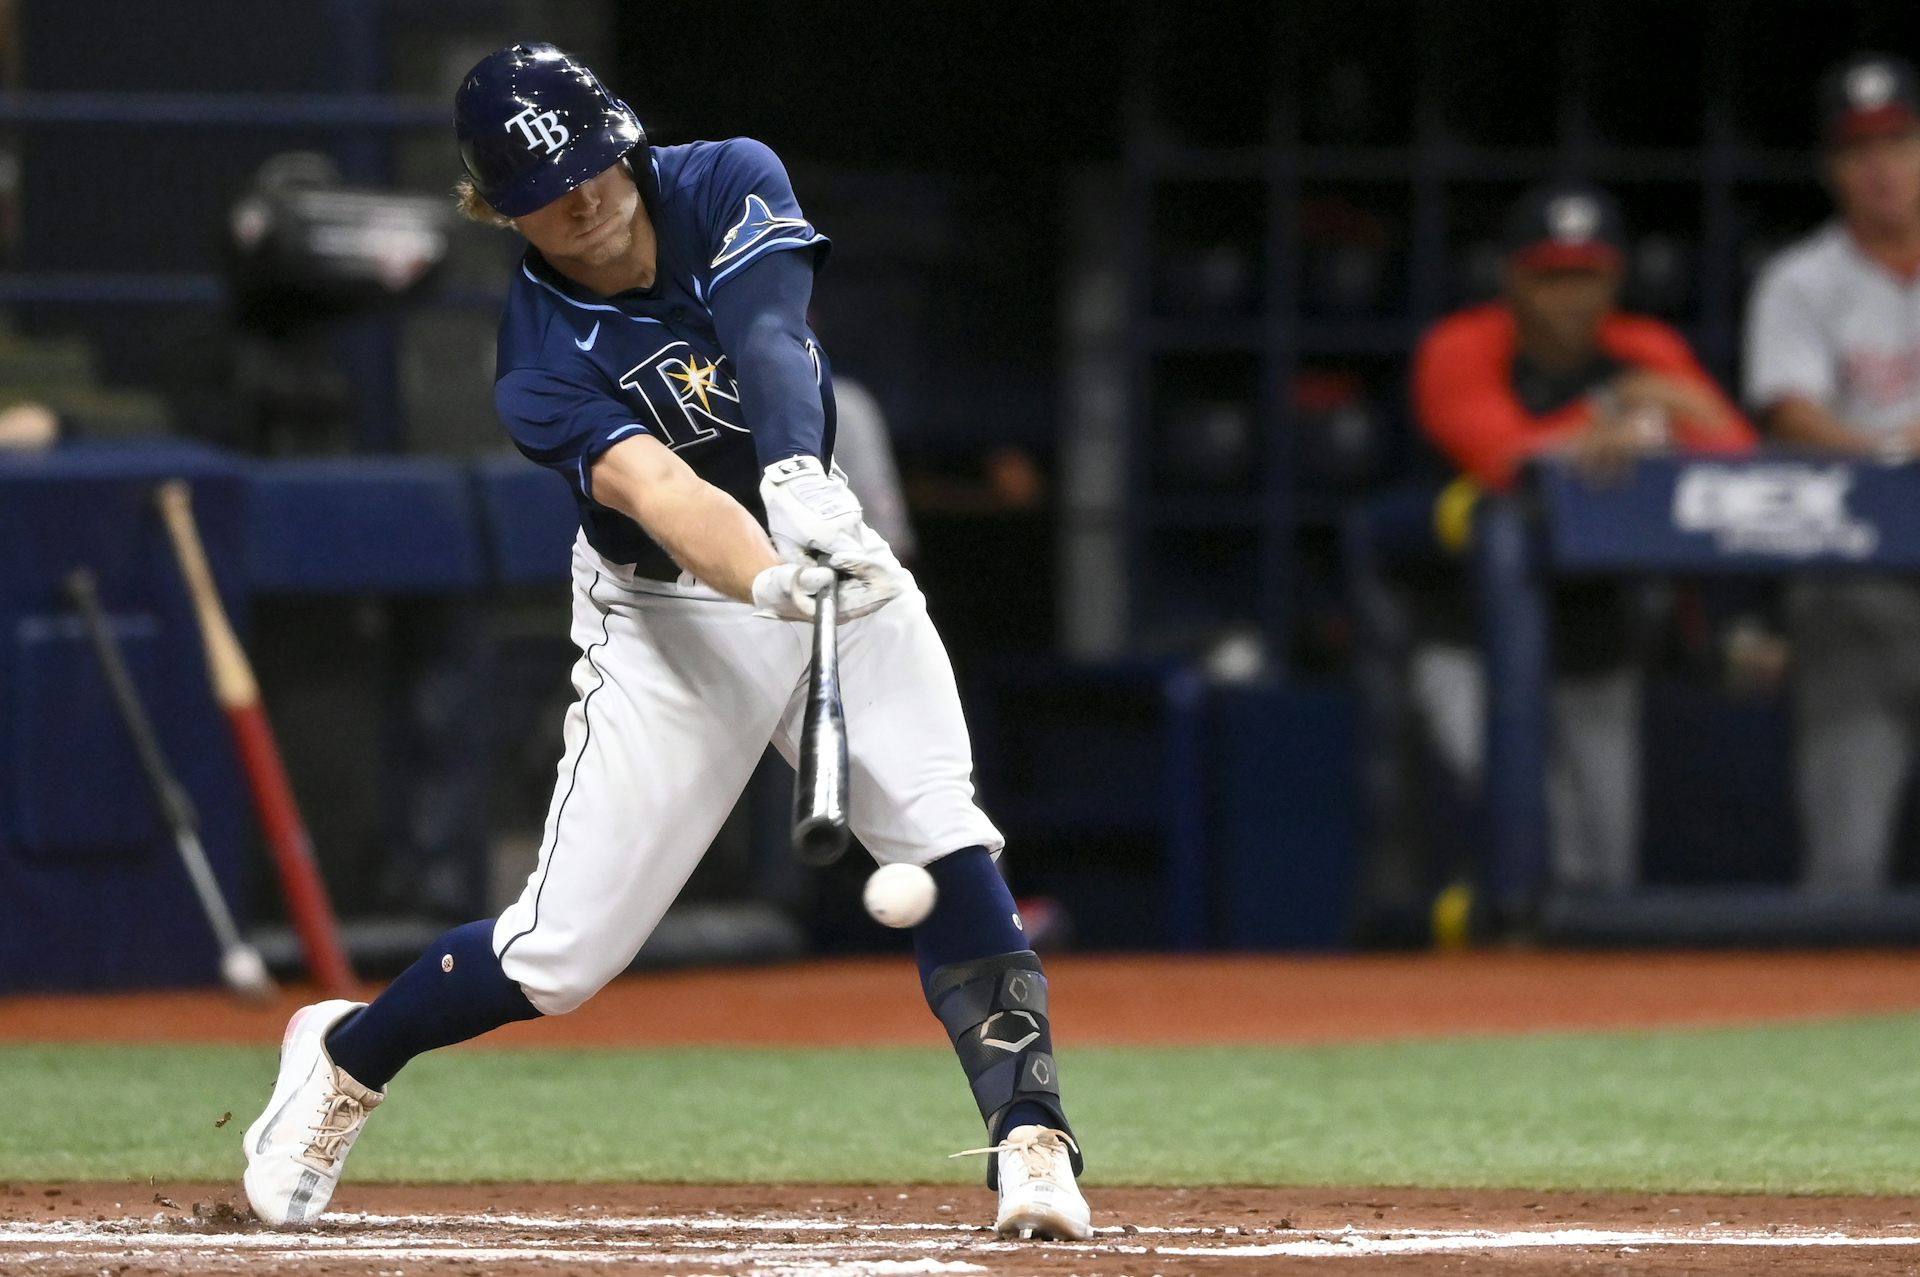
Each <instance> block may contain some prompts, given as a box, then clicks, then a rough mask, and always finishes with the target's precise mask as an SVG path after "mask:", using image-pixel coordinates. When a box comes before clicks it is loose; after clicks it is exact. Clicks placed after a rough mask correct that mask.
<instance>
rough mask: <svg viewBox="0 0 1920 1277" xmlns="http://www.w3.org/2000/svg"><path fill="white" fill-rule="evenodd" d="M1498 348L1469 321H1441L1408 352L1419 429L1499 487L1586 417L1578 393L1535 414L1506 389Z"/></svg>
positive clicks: (1452, 457) (1483, 481) (1454, 459)
mask: <svg viewBox="0 0 1920 1277" xmlns="http://www.w3.org/2000/svg"><path fill="white" fill-rule="evenodd" d="M1507 373H1508V369H1507V366H1506V363H1505V361H1504V360H1503V352H1502V351H1501V350H1499V349H1497V348H1496V347H1495V346H1494V344H1493V343H1491V342H1490V341H1488V340H1487V339H1486V334H1485V333H1483V332H1482V331H1480V330H1479V329H1478V328H1476V327H1471V326H1467V325H1462V324H1459V323H1457V322H1455V321H1450V320H1443V321H1441V323H1440V324H1439V325H1438V326H1436V327H1435V328H1434V329H1433V330H1432V331H1431V332H1429V333H1428V334H1427V335H1426V337H1425V338H1423V339H1422V340H1421V342H1420V348H1419V350H1418V351H1417V352H1416V353H1415V355H1414V364H1413V401H1414V413H1415V415H1416V416H1417V417H1418V418H1419V422H1420V429H1421V430H1422V431H1424V432H1425V433H1426V435H1427V437H1428V438H1429V439H1431V440H1432V441H1433V442H1434V444H1435V445H1436V446H1437V447H1439V449H1440V450H1441V451H1442V452H1443V453H1445V454H1446V455H1447V457H1448V458H1449V459H1450V460H1451V461H1452V462H1453V463H1454V464H1455V465H1457V466H1459V467H1460V469H1461V470H1462V471H1464V472H1465V473H1466V474H1468V475H1470V476H1472V478H1473V479H1474V480H1475V481H1477V482H1478V483H1479V484H1480V485H1481V486H1482V487H1485V488H1490V489H1493V490H1496V491H1503V490H1505V489H1506V488H1508V487H1509V486H1511V485H1512V483H1513V477H1514V474H1515V472H1516V471H1518V470H1519V469H1520V467H1521V466H1522V465H1523V464H1524V463H1525V462H1527V461H1529V460H1531V459H1532V458H1533V457H1534V456H1535V455H1537V454H1539V453H1540V452H1543V451H1545V450H1547V449H1549V448H1551V447H1554V446H1555V445H1557V444H1559V443H1561V442H1562V441H1564V440H1566V439H1568V438H1570V437H1571V436H1573V435H1575V434H1578V433H1579V432H1580V431H1581V430H1583V429H1585V428H1586V425H1587V423H1588V422H1589V421H1590V420H1591V419H1592V416H1593V410H1592V406H1591V405H1590V404H1589V403H1588V402H1587V401H1586V400H1584V399H1582V400H1578V401H1576V402H1575V403H1572V404H1569V405H1568V406H1567V407H1565V408H1562V409H1560V410H1559V411H1557V412H1553V413H1549V414H1547V415H1546V416H1544V417H1536V416H1534V415H1533V414H1532V413H1530V412H1528V411H1527V409H1526V405H1524V404H1522V403H1521V402H1520V397H1519V396H1518V395H1516V394H1515V393H1514V391H1513V386H1512V384H1511V382H1510V380H1509V378H1508V375H1507Z"/></svg>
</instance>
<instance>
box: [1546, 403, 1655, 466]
mask: <svg viewBox="0 0 1920 1277" xmlns="http://www.w3.org/2000/svg"><path fill="white" fill-rule="evenodd" d="M1659 425H1660V422H1659V420H1658V417H1657V415H1652V414H1648V413H1647V412H1645V411H1644V410H1640V411H1636V410H1631V409H1628V410H1622V411H1603V412H1601V413H1600V414H1599V415H1597V416H1596V417H1595V418H1594V419H1593V424H1591V425H1589V426H1588V427H1587V428H1586V429H1585V430H1582V431H1581V432H1580V433H1579V434H1577V435H1575V436H1574V437H1573V438H1572V439H1570V440H1568V442H1567V445H1566V454H1567V457H1568V459H1569V460H1570V461H1571V462H1572V463H1573V465H1574V468H1575V469H1576V470H1578V471H1579V472H1580V474H1581V475H1582V476H1584V477H1585V478H1586V480H1587V481H1588V482H1589V483H1597V484H1609V483H1615V482H1618V481H1619V480H1620V479H1622V478H1624V477H1626V475H1627V474H1628V473H1629V472H1630V471H1631V470H1632V469H1633V459H1634V458H1635V457H1637V456H1639V455H1640V454H1642V453H1644V452H1649V451H1651V450H1652V447H1653V445H1652V443H1651V440H1652V438H1653V437H1654V436H1655V435H1657V434H1658V433H1661V432H1660V431H1659Z"/></svg>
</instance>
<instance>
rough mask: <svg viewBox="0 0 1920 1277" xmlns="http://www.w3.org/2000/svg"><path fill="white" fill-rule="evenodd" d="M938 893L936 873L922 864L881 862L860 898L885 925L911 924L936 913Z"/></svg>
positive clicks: (908, 925)
mask: <svg viewBox="0 0 1920 1277" xmlns="http://www.w3.org/2000/svg"><path fill="white" fill-rule="evenodd" d="M938 894H939V893H938V892H937V890H936V889H935V888H934V885H933V875H932V874H930V873H928V872H927V871H926V870H924V869H922V868H921V867H920V866H919V865H905V864H901V865H881V866H880V867H879V868H878V869H876V870H874V871H873V876H872V877H871V878H868V879H867V889H866V890H865V891H864V892H862V893H861V894H860V899H861V901H862V902H863V903H864V904H865V905H866V906H867V912H868V913H870V914H872V915H873V919H874V921H875V922H878V923H880V924H881V925H882V926H888V927H911V926H915V925H917V924H918V923H919V922H921V921H922V920H923V919H924V918H925V917H926V916H927V915H928V914H930V913H932V912H933V901H934V897H935V896H936V895H938Z"/></svg>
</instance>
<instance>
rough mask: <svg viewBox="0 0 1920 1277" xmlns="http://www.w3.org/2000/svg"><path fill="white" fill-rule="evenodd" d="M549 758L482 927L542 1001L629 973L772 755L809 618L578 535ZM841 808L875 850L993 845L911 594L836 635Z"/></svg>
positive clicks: (919, 600) (792, 706)
mask: <svg viewBox="0 0 1920 1277" xmlns="http://www.w3.org/2000/svg"><path fill="white" fill-rule="evenodd" d="M573 641H574V644H575V645H576V646H577V647H579V648H580V651H581V656H580V660H579V661H578V662H576V663H575V665H574V667H573V686H574V690H575V692H576V693H577V695H578V698H579V699H577V700H576V701H575V702H574V704H573V706H572V707H571V708H570V709H569V710H568V711H567V720H566V728H565V733H564V739H565V744H566V749H565V753H564V755H563V756H562V758H561V760H560V770H559V778H558V782H557V783H556V785H555V786H554V793H553V801H552V804H551V805H550V806H549V808H548V810H547V820H546V828H545V833H544V836H543V838H542V840H541V844H540V858H539V861H538V863H537V864H536V865H535V867H534V870H533V873H532V874H531V875H529V876H528V878H527V884H526V888H525V890H523V891H522V893H521V895H520V898H519V899H518V900H517V901H515V902H514V903H513V904H512V905H510V906H508V908H507V909H506V911H505V912H504V913H502V914H501V915H500V918H499V920H498V921H497V922H496V923H495V924H494V931H493V947H494V952H495V953H497V954H499V955H500V965H501V968H502V969H503V970H504V971H505V972H506V974H507V976H508V978H509V979H512V980H514V981H516V982H518V983H519V985H520V986H521V988H522V989H523V990H524V991H525V992H526V995H527V998H528V1000H529V1001H531V1002H532V1003H533V1005H534V1006H535V1007H536V1008H538V1009H539V1010H540V1011H541V1012H543V1013H545V1014H548V1015H558V1014H560V1013H562V1012H566V1011H571V1010H573V1009H574V1008H575V1007H578V1006H579V1005H581V1004H582V1003H584V1002H585V1001H586V1000H587V999H588V998H590V997H592V996H593V995H594V994H595V993H597V992H598V991H599V990H600V988H601V987H602V986H604V985H605V984H606V983H607V982H608V981H609V980H611V979H613V978H614V977H615V976H616V975H618V974H620V972H622V971H624V970H625V969H626V968H627V965H628V964H629V963H630V962H632V961H633V957H634V955H635V954H637V953H638V952H639V951H640V946H641V945H642V944H643V943H645V941H646V939H647V937H648V936H649V935H651V934H652V932H653V929H654V927H655V926H656V925H657V924H658V923H659V921H660V918H661V917H662V915H664V914H665V913H666V910H667V906H668V905H669V904H671V903H672V902H673V898H674V897H675V896H676V895H678V894H679V892H680V889H681V887H683V886H684V885H685V884H686V881H687V878H688V877H689V876H690V875H691V874H692V873H693V869H694V866H695V865H696V864H698V863H699V860H700V857H701V855H702V854H703V853H704V852H705V851H706V849H707V846H708V845H709V844H710V843H711V842H712V841H713V838H714V835H715V834H716V833H717V832H718V831H719V829H720V825H721V822H723V821H724V820H725V819H726V817H727V814H728V812H730V811H731V810H732V809H733V805H734V802H735V800H736V799H738V797H739V796H740V792H741V790H742V789H744V788H745V787H746V783H747V780H748V778H749V777H750V776H751V775H752V773H753V769H754V767H755V765H756V764H757V763H758V762H759V761H760V756H761V754H762V752H763V751H764V750H765V748H766V745H767V742H768V741H769V740H771V741H772V742H773V744H774V746H775V747H776V748H777V749H779V751H780V753H781V755H782V756H783V757H785V758H786V760H787V761H788V763H792V762H793V761H794V757H795V748H796V747H795V742H796V740H797V738H798V735H799V731H800V724H801V718H802V715H803V714H804V712H805V701H806V690H807V689H806V684H807V666H808V659H809V656H810V653H811V647H812V628H811V626H809V625H807V624H805V623H798V622H789V621H772V620H768V619H766V618H764V617H758V616H755V615H753V609H752V608H751V607H750V606H749V605H747V604H744V603H739V602H735V601H733V600H731V599H728V598H725V597H724V596H722V595H720V594H718V593H716V592H715V591H713V590H710V589H708V588H707V587H705V586H702V585H699V584H697V583H695V582H693V581H692V580H691V578H689V577H686V576H682V577H681V580H680V583H679V584H670V583H665V582H658V581H651V580H647V579H645V578H636V577H635V576H634V575H633V574H632V573H631V572H630V571H629V570H627V569H625V568H623V567H620V566H618V565H614V564H609V563H608V562H606V560H604V559H602V558H601V557H600V556H599V555H598V554H597V553H595V552H594V551H593V549H592V548H591V547H590V546H588V545H587V544H586V542H585V539H584V538H582V539H581V540H579V541H577V542H576V543H575V546H574V553H573ZM840 684H841V695H842V697H843V700H844V702H845V707H846V718H847V749H848V761H849V764H850V772H849V783H848V820H849V823H850V824H851V826H852V828H853V832H854V834H855V835H856V836H857V837H858V838H859V839H860V841H861V843H862V844H863V845H865V846H866V848H867V849H868V851H870V852H871V853H872V854H873V856H874V858H875V859H876V860H878V861H880V862H881V863H883V864H885V863H889V862H892V861H908V862H911V863H914V864H926V863H928V862H930V861H933V860H937V859H939V858H940V857H941V856H944V855H947V854H948V853H950V852H954V851H958V850H959V849H961V848H963V847H971V846H984V847H986V848H987V849H988V850H989V851H992V852H996V853H997V852H998V851H999V850H1000V848H1001V846H1002V844H1003V842H1004V840H1003V839H1002V838H1001V836H1000V832H999V831H998V830H997V829H995V828H994V827H993V824H992V823H991V822H990V821H988V819H987V818H986V816H985V815H984V814H983V813H982V812H981V811H980V809H979V807H978V806H976V805H975V803H974V799H973V753H972V747H971V744H970V743H969V741H968V739H967V725H966V720H965V718H964V717H963V716H962V714H961V711H960V698H959V694H958V692H957V690H956V689H955V687H954V681H953V668H952V666H951V664H950V663H949V661H948V659H947V653H946V648H945V647H944V646H943V645H942V643H941V642H940V636H939V634H938V633H936V632H935V630H934V628H933V623H932V621H930V620H929V619H928V618H927V604H926V598H925V596H924V595H922V594H921V593H920V592H919V591H918V590H917V589H916V590H910V591H909V592H907V593H906V594H903V595H901V596H900V597H898V598H896V599H894V600H892V601H891V602H889V603H888V604H887V605H886V606H885V607H883V608H881V609H880V610H879V611H878V612H874V613H872V614H870V615H868V616H865V617H861V618H860V619H859V620H855V621H846V622H843V623H842V624H841V628H840Z"/></svg>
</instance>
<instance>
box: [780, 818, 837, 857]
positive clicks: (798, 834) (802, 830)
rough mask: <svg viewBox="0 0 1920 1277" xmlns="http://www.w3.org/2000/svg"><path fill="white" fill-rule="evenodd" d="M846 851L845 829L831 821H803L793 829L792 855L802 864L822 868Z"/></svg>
mask: <svg viewBox="0 0 1920 1277" xmlns="http://www.w3.org/2000/svg"><path fill="white" fill-rule="evenodd" d="M846 850H847V827H846V826H845V825H843V824H840V823H838V822H836V821H831V820H803V821H801V822H799V823H798V824H796V825H795V826H794V827H793V854H794V855H795V856H797V857H799V859H800V861H801V862H802V863H803V864H808V865H812V866H814V867H815V868H822V867H824V866H827V865H830V864H832V863H833V862H834V861H836V860H838V859H840V857H841V856H842V855H843V854H844V853H845V852H846Z"/></svg>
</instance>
